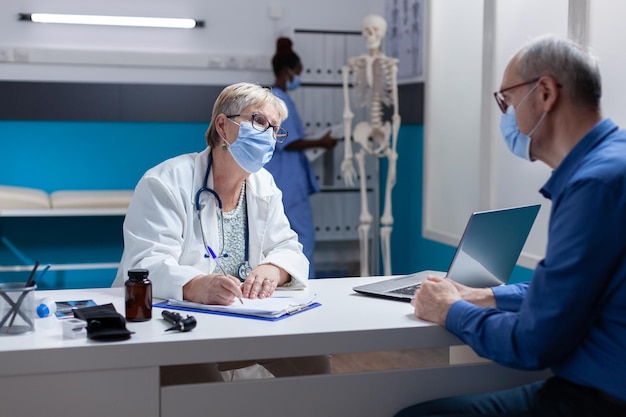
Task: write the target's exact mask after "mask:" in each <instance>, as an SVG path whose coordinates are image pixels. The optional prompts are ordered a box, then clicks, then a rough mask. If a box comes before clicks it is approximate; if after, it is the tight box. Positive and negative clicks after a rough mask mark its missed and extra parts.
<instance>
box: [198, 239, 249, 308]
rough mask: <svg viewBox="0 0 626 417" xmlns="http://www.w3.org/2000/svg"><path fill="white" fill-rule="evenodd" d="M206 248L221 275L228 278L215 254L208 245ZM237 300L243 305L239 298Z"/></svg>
mask: <svg viewBox="0 0 626 417" xmlns="http://www.w3.org/2000/svg"><path fill="white" fill-rule="evenodd" d="M206 248H207V250H208V251H209V253H210V254H211V258H213V260H214V261H215V264H216V265H217V267H218V268H219V269H220V271H222V274H224V275H226V276H228V274H227V273H226V271H225V270H224V267H223V266H222V263H221V262H220V261H219V259H218V258H217V255H216V254H215V252H213V249H211V247H210V246H209V245H207V247H206ZM237 298H239V302H240V303H241V304H243V300H242V299H241V297H237Z"/></svg>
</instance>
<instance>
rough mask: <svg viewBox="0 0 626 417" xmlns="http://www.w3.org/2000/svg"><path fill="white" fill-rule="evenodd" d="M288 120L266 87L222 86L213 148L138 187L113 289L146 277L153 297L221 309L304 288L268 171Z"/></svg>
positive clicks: (303, 267) (298, 253)
mask: <svg viewBox="0 0 626 417" xmlns="http://www.w3.org/2000/svg"><path fill="white" fill-rule="evenodd" d="M286 116H287V109H286V107H285V104H284V103H283V102H282V101H281V100H280V99H277V98H276V97H275V96H274V95H273V94H272V93H271V92H270V91H269V90H267V89H265V88H262V87H260V86H257V85H254V84H247V83H240V84H235V85H231V86H229V87H226V88H225V89H224V90H223V91H222V93H221V94H220V95H219V97H218V98H217V101H216V102H215V105H214V107H213V115H212V118H211V124H210V127H209V129H208V130H207V133H206V141H207V144H208V147H207V148H206V149H205V150H204V151H203V152H200V153H197V154H187V155H181V156H178V157H175V158H172V159H169V160H167V161H165V162H163V163H161V164H159V165H157V166H156V167H154V168H152V169H150V170H149V171H148V172H146V174H145V175H144V176H143V178H141V180H140V181H139V183H138V184H137V187H136V188H135V193H134V195H133V199H132V201H131V203H130V206H129V207H128V212H127V214H126V219H125V221H124V254H123V256H122V261H121V265H120V268H119V270H118V274H117V278H116V283H117V284H120V285H121V283H122V282H123V281H124V279H125V278H126V277H125V274H126V272H127V271H128V270H129V269H132V268H145V269H147V270H149V271H150V279H151V280H152V283H153V294H154V296H155V297H158V298H176V299H185V300H189V301H194V302H198V303H204V304H223V305H228V304H231V303H233V302H234V301H235V299H236V298H241V297H245V298H256V297H259V298H264V297H268V296H270V295H272V293H273V292H274V290H275V289H276V287H277V286H279V285H292V286H306V284H307V277H308V266H309V265H308V261H307V259H306V257H305V256H304V255H303V253H302V246H301V245H300V244H299V243H298V237H297V235H296V233H295V232H294V231H293V230H291V228H290V226H289V222H288V220H287V218H286V217H285V214H284V210H283V205H282V201H281V192H280V191H279V189H278V188H277V187H276V185H275V184H274V181H273V179H272V176H271V175H270V174H269V173H268V172H267V171H265V170H264V169H262V167H263V165H265V164H266V163H267V162H268V161H269V160H270V159H271V158H272V154H273V151H274V147H275V143H276V141H277V140H281V141H282V140H284V137H285V136H286V131H284V130H283V129H282V128H280V123H281V122H282V120H283V119H285V118H286ZM213 254H215V256H216V258H217V259H214V258H213ZM218 263H219V265H218ZM220 266H221V267H222V268H224V270H225V272H226V274H224V273H223V272H222V271H221V269H220Z"/></svg>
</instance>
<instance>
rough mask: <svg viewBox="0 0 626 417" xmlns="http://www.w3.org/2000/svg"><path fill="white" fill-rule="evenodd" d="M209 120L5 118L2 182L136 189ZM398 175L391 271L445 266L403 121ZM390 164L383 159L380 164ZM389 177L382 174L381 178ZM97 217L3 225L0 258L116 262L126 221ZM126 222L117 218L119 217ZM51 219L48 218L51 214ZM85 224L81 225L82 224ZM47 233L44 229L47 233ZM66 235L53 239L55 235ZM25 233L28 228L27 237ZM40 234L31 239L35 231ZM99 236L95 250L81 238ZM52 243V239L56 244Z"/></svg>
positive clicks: (51, 278)
mask: <svg viewBox="0 0 626 417" xmlns="http://www.w3.org/2000/svg"><path fill="white" fill-rule="evenodd" d="M206 127H207V125H206V124H204V123H135V122H46V121H34V122H33V121H29V122H13V121H9V122H0V149H2V151H1V152H0V183H1V184H6V185H18V186H25V187H34V188H40V189H44V190H45V191H47V192H52V191H56V190H68V189H77V190H81V189H132V188H134V186H135V184H136V183H137V181H138V180H139V178H140V177H141V175H142V174H143V173H144V172H145V171H146V170H147V169H148V168H150V167H152V166H154V165H156V164H157V163H159V162H161V161H163V160H165V159H167V158H170V157H172V156H175V155H178V154H182V153H187V152H196V151H200V150H202V149H204V146H205V142H204V131H205V130H206ZM398 153H399V155H400V157H399V159H398V179H397V182H396V186H395V188H394V191H393V198H394V204H393V212H394V213H393V214H394V219H395V223H394V230H393V234H392V243H391V245H392V250H393V257H392V261H393V268H392V269H393V273H394V274H402V273H410V272H415V271H419V270H422V269H438V270H446V269H447V268H448V265H449V264H450V261H451V259H452V256H453V253H454V248H452V247H450V246H448V245H443V244H440V243H437V242H434V241H431V240H428V239H424V238H423V237H422V189H423V187H422V184H423V174H422V173H423V127H422V126H421V125H403V126H402V128H401V129H400V136H399V141H398ZM385 171H386V167H385V166H384V164H383V166H381V172H383V173H384V172H385ZM381 183H382V184H384V175H383V179H382V182H381ZM111 221H113V222H115V220H111V219H109V220H102V221H95V220H94V221H93V222H92V223H93V225H92V226H91V228H90V230H87V231H84V229H83V228H76V227H74V228H73V230H74V233H67V232H64V231H67V230H70V229H71V226H68V225H62V224H58V225H56V226H52V225H48V226H45V225H44V223H45V221H37V222H33V221H30V222H28V221H27V222H22V223H14V224H13V225H12V226H10V227H9V226H7V225H4V226H3V227H2V226H1V225H0V231H1V232H2V235H8V236H9V237H10V238H11V239H10V241H11V242H13V243H16V242H17V243H16V247H17V249H18V250H19V251H21V252H22V254H21V255H22V257H21V258H20V256H17V255H16V254H15V252H14V251H11V250H10V249H8V248H7V247H6V245H3V244H2V243H0V264H14V263H28V262H32V261H34V259H39V260H40V261H41V262H42V263H44V264H45V263H55V262H57V263H59V262H67V261H68V258H72V259H79V260H83V261H85V262H86V261H88V259H91V261H93V259H94V257H95V258H96V260H97V261H98V262H117V261H119V256H120V255H121V251H122V248H121V247H120V246H119V243H117V242H120V241H121V230H120V228H121V227H118V226H111V223H110V222H111ZM117 221H118V223H119V224H120V225H121V222H120V220H119V219H118V220H117ZM49 223H50V222H49ZM77 229H78V230H79V231H82V233H79V232H77ZM42 231H43V233H46V236H45V237H42ZM60 235H64V239H65V240H64V243H63V244H62V245H61V246H60V247H59V246H56V247H55V242H58V240H57V237H60ZM25 236H30V237H31V238H27V237H25ZM33 236H35V237H36V238H35V239H33V238H32V237H33ZM88 236H98V242H96V243H97V244H96V247H97V248H98V249H97V253H93V251H90V250H85V247H87V246H89V245H81V239H89V237H88ZM51 246H52V247H51ZM2 275H3V276H2V277H0V281H16V280H26V278H25V275H26V273H4V274H2ZM114 275H115V271H114V270H102V271H68V272H64V273H54V272H52V273H49V274H47V275H46V277H45V280H44V281H43V282H40V283H39V287H40V288H55V287H60V286H63V287H67V288H77V287H81V286H96V287H106V286H109V285H110V283H111V281H112V280H113V278H114ZM531 276H532V271H531V270H528V269H526V268H521V267H516V269H515V270H514V272H513V277H512V281H515V282H516V281H523V280H529V279H530V277H531Z"/></svg>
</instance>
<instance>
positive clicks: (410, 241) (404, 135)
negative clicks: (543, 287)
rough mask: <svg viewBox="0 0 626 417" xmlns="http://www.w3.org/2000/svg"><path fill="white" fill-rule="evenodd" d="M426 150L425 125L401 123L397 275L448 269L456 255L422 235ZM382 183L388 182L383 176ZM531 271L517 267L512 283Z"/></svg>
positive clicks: (396, 213) (395, 191) (396, 206)
mask: <svg viewBox="0 0 626 417" xmlns="http://www.w3.org/2000/svg"><path fill="white" fill-rule="evenodd" d="M423 149H424V130H423V126H422V125H402V127H401V129H400V133H399V139H398V155H399V157H398V167H397V172H398V176H397V181H396V185H395V187H394V189H393V216H394V228H393V234H392V236H391V248H392V253H393V256H392V263H393V268H392V269H393V273H394V274H407V273H412V272H416V271H420V270H424V269H434V270H440V271H446V270H447V269H448V266H449V265H450V262H451V261H452V257H453V256H454V248H453V247H451V246H448V245H444V244H441V243H438V242H435V241H432V240H429V239H424V238H423V237H422V195H423V192H422V191H423V179H424V177H423V171H424V170H423V167H424V163H423V161H424V152H423ZM386 169H387V168H386V164H381V173H383V176H384V173H385V172H386ZM381 184H383V185H384V184H385V182H384V178H383V179H382V180H381ZM381 195H382V191H381ZM381 207H382V202H381ZM468 215H469V213H468ZM532 273H533V271H532V270H530V269H527V268H522V267H519V266H516V267H515V269H514V270H513V273H512V276H511V282H520V281H528V280H530V278H531V277H532Z"/></svg>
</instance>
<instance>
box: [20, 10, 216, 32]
mask: <svg viewBox="0 0 626 417" xmlns="http://www.w3.org/2000/svg"><path fill="white" fill-rule="evenodd" d="M18 20H22V21H28V22H35V23H65V24H72V25H107V26H138V27H156V28H172V29H193V28H201V27H204V21H203V20H195V19H178V18H166V17H130V16H98V15H78V14H53V13H20V14H19V18H18Z"/></svg>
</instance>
